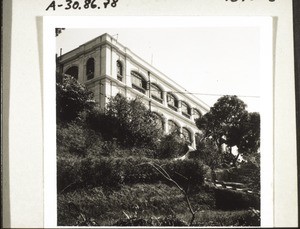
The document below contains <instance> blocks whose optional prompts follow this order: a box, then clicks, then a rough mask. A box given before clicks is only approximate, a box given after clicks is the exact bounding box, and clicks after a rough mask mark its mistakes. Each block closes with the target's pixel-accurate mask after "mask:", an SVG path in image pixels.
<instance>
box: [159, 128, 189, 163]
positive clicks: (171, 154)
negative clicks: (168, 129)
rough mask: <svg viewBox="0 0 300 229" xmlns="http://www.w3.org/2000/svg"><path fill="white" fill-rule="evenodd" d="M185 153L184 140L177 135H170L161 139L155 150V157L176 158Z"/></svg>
mask: <svg viewBox="0 0 300 229" xmlns="http://www.w3.org/2000/svg"><path fill="white" fill-rule="evenodd" d="M186 152H187V146H186V143H185V141H184V139H182V138H180V136H179V135H178V134H177V133H175V132H174V133H171V134H168V135H165V136H163V137H162V138H161V141H160V144H159V146H158V149H157V157H158V158H161V159H166V158H176V157H178V156H182V155H183V154H185V153H186Z"/></svg>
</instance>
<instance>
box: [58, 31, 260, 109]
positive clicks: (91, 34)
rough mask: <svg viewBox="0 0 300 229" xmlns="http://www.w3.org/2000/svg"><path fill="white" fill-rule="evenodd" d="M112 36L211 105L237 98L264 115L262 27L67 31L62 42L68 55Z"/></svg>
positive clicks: (62, 35) (61, 46) (59, 42)
mask: <svg viewBox="0 0 300 229" xmlns="http://www.w3.org/2000/svg"><path fill="white" fill-rule="evenodd" d="M103 33H108V34H110V35H115V36H114V37H115V38H117V39H118V42H120V43H121V44H123V45H124V46H126V47H128V48H129V49H130V50H131V51H132V52H134V53H136V54H137V55H138V56H140V57H141V58H143V59H144V60H146V61H147V62H149V63H152V65H153V66H154V67H156V68H157V69H158V70H160V71H161V72H163V73H164V74H166V75H167V76H168V77H169V78H171V79H173V80H174V81H176V82H177V83H178V84H180V85H181V86H183V87H184V88H185V89H186V90H187V91H189V92H191V93H195V95H196V96H197V97H199V98H200V99H201V100H203V101H204V102H205V103H207V104H208V105H209V106H212V105H213V104H214V103H215V102H216V101H217V99H218V98H219V97H220V96H221V95H227V94H228V95H237V96H239V97H240V99H242V100H243V101H244V102H245V103H246V104H247V105H248V108H247V109H248V111H258V112H259V100H260V99H259V96H260V84H259V77H260V72H259V71H260V60H259V53H260V46H259V45H260V43H259V39H260V36H259V29H258V28H257V27H202V28H178V29H174V28H172V29H156V28H153V29H152V28H149V29H148V28H147V29H143V28H136V29H133V28H130V29H124V28H120V29H117V28H116V29H68V28H66V30H64V31H63V32H62V33H61V34H60V35H59V36H58V37H57V38H56V40H57V43H56V45H57V46H56V47H57V53H59V50H60V48H62V52H63V53H66V52H68V51H70V50H72V49H74V48H77V47H78V46H79V45H81V44H83V43H85V42H87V41H89V40H91V39H93V38H95V37H97V36H100V35H102V34H103Z"/></svg>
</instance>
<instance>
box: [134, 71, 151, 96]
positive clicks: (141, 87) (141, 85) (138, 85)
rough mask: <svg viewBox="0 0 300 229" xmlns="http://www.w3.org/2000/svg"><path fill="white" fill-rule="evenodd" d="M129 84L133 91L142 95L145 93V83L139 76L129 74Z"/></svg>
mask: <svg viewBox="0 0 300 229" xmlns="http://www.w3.org/2000/svg"><path fill="white" fill-rule="evenodd" d="M131 83H132V87H133V88H134V89H136V90H138V91H140V92H142V93H143V94H145V93H146V90H147V81H146V80H144V78H143V77H142V76H141V75H140V74H138V73H136V72H131Z"/></svg>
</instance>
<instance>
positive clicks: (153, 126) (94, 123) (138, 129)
mask: <svg viewBox="0 0 300 229" xmlns="http://www.w3.org/2000/svg"><path fill="white" fill-rule="evenodd" d="M156 119H157V116H156V115H155V113H153V112H151V111H150V110H149V109H148V108H147V107H146V106H145V105H144V104H143V103H142V102H141V101H140V100H138V99H133V100H129V99H127V98H125V97H123V96H121V95H120V94H118V95H116V96H115V97H113V98H111V100H110V101H109V103H108V104H107V107H106V109H105V111H101V110H97V109H96V110H94V112H92V113H90V115H88V118H87V120H88V123H89V125H90V126H91V128H93V129H94V130H96V131H99V132H100V133H101V134H102V136H103V137H105V138H107V139H112V138H117V139H118V141H119V142H120V143H122V144H123V145H125V146H146V145H147V146H149V147H154V146H156V145H157V143H158V140H159V138H160V137H161V129H159V128H158V127H157V122H156Z"/></svg>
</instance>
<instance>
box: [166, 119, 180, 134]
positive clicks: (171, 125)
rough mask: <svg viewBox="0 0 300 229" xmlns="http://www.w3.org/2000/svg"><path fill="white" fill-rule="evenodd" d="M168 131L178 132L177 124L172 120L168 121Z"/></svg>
mask: <svg viewBox="0 0 300 229" xmlns="http://www.w3.org/2000/svg"><path fill="white" fill-rule="evenodd" d="M168 127H169V133H173V132H179V126H178V125H177V124H176V123H175V122H174V121H172V120H169V121H168Z"/></svg>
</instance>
